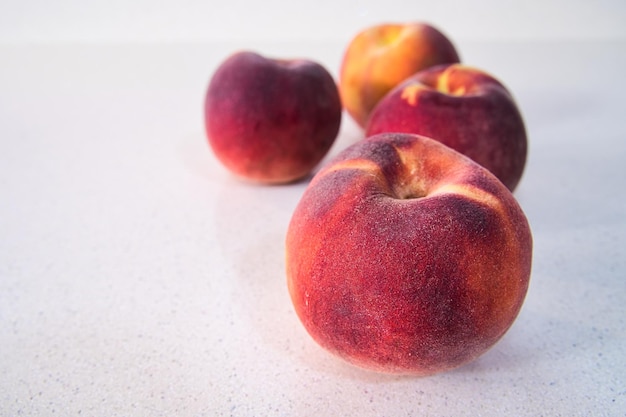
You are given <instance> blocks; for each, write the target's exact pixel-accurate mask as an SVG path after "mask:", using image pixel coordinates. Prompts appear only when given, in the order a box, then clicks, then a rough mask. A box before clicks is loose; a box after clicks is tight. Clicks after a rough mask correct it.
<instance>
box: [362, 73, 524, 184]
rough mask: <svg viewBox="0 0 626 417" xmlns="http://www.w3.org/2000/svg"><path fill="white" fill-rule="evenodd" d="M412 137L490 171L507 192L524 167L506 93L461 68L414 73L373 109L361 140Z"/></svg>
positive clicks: (517, 119)
mask: <svg viewBox="0 0 626 417" xmlns="http://www.w3.org/2000/svg"><path fill="white" fill-rule="evenodd" d="M383 132H406V133H416V134H419V135H423V136H427V137H430V138H433V139H436V140H438V141H440V142H442V143H443V144H445V145H447V146H449V147H451V148H453V149H455V150H457V151H458V152H461V153H462V154H464V155H466V156H468V157H470V158H471V159H473V160H474V161H476V162H478V163H479V164H480V165H482V166H484V167H485V168H487V169H488V170H489V171H491V172H492V173H493V174H494V175H495V176H496V177H498V179H500V181H502V182H503V183H504V185H506V186H507V187H508V188H509V190H511V191H513V190H515V188H516V187H517V185H518V183H519V182H520V179H521V177H522V174H523V172H524V167H525V165H526V154H527V147H528V144H527V137H526V128H525V126H524V121H523V119H522V116H521V113H520V111H519V108H518V106H517V104H516V102H515V100H514V98H513V96H512V95H511V93H510V92H509V91H508V90H507V88H506V87H505V86H504V85H503V84H502V83H501V82H499V81H498V80H497V79H496V78H494V77H493V76H492V75H490V74H488V73H487V72H485V71H483V70H480V69H476V68H472V67H468V66H465V65H461V64H452V65H439V66H436V67H431V68H429V69H426V70H423V71H420V72H419V73H417V74H415V75H413V76H411V77H409V78H408V79H407V80H405V81H404V82H402V83H401V84H400V85H398V86H396V87H395V88H394V89H393V90H391V91H390V92H389V93H388V94H387V95H386V96H385V97H384V98H383V99H382V100H381V101H380V102H379V103H378V104H377V105H376V107H375V108H374V110H373V111H372V113H371V116H370V118H369V121H368V123H367V126H366V128H365V134H366V136H371V135H376V134H378V133H383Z"/></svg>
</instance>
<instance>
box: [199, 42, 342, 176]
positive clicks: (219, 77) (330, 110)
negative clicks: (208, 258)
mask: <svg viewBox="0 0 626 417" xmlns="http://www.w3.org/2000/svg"><path fill="white" fill-rule="evenodd" d="M341 113H342V107H341V101H340V98H339V92H338V89H337V85H336V83H335V81H334V79H333V78H332V76H331V75H330V73H329V72H328V71H327V70H326V69H325V68H324V67H323V66H322V65H321V64H319V63H317V62H314V61H311V60H307V59H293V60H285V59H272V58H267V57H265V56H262V55H260V54H257V53H254V52H249V51H242V52H237V53H235V54H233V55H232V56H230V57H229V58H227V59H226V60H225V61H224V62H223V63H222V64H221V65H220V66H219V67H218V69H217V70H216V71H215V73H214V74H213V77H212V78H211V81H210V83H209V86H208V89H207V92H206V97H205V106H204V118H205V126H206V134H207V138H208V141H209V144H210V146H211V149H212V150H213V152H214V153H215V155H216V156H217V158H218V159H219V161H220V162H221V163H222V164H223V165H224V166H225V167H226V168H227V169H228V170H230V171H231V172H232V173H234V174H235V175H236V176H238V177H239V178H241V179H244V180H248V181H251V182H256V183H266V184H279V183H287V182H292V181H295V180H298V179H300V178H303V177H305V176H306V175H307V174H309V173H310V172H311V171H312V170H313V168H315V166H316V165H317V164H318V163H319V162H320V161H321V160H322V158H323V157H324V156H325V155H326V153H327V152H328V150H329V149H330V147H331V146H332V144H333V143H334V141H335V139H336V137H337V134H338V132H339V127H340V123H341Z"/></svg>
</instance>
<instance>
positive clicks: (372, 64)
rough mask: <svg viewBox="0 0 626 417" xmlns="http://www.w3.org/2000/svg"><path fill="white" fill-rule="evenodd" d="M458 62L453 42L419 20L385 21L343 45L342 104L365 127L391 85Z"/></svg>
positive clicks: (341, 71)
mask: <svg viewBox="0 0 626 417" xmlns="http://www.w3.org/2000/svg"><path fill="white" fill-rule="evenodd" d="M456 62H459V55H458V54H457V51H456V49H455V47H454V45H453V44H452V42H451V41H450V40H449V39H448V38H447V37H446V36H445V35H444V34H443V33H442V32H440V31H439V30H438V29H436V28H435V27H433V26H431V25H429V24H426V23H419V22H412V23H386V24H381V25H377V26H372V27H369V28H367V29H365V30H363V31H362V32H360V33H358V34H357V35H356V36H355V37H354V38H353V39H352V41H351V42H350V43H349V44H348V47H347V48H346V50H345V52H344V55H343V60H342V64H341V70H340V77H339V91H340V94H341V99H342V102H343V106H344V108H345V109H346V111H347V112H348V114H350V115H351V116H352V118H353V119H354V120H355V121H356V122H357V123H358V124H359V125H360V126H361V127H364V126H365V123H366V122H367V118H368V117H369V114H370V112H371V110H372V109H373V108H374V106H375V105H376V103H378V101H379V100H380V99H381V98H382V97H383V96H384V95H385V94H386V93H387V92H388V91H389V90H391V89H392V88H393V87H395V86H396V85H398V84H399V83H400V82H402V81H404V80H405V79H406V78H408V77H409V76H411V75H413V74H414V73H416V72H418V71H420V70H423V69H425V68H428V67H431V66H434V65H439V64H451V63H456Z"/></svg>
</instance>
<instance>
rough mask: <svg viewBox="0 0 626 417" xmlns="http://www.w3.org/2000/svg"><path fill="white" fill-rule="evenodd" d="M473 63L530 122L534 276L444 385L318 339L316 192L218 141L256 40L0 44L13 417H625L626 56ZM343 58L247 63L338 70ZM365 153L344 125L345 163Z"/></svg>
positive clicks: (6, 345) (511, 57) (520, 47)
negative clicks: (309, 310)
mask: <svg viewBox="0 0 626 417" xmlns="http://www.w3.org/2000/svg"><path fill="white" fill-rule="evenodd" d="M457 43H458V47H459V48H460V50H461V51H462V55H463V58H464V61H465V62H466V63H469V64H472V65H475V66H478V67H482V68H483V69H486V70H488V71H489V72H491V73H493V74H494V75H496V76H497V77H498V78H500V79H501V80H502V81H503V82H504V83H505V84H507V86H508V87H509V88H510V89H511V90H512V91H513V93H514V95H515V96H516V98H517V100H518V103H519V105H520V107H521V110H522V112H523V114H524V117H525V119H526V122H527V127H528V131H529V137H530V154H529V160H528V165H527V168H526V173H525V175H524V177H523V179H522V182H521V185H520V187H519V188H518V190H517V191H516V196H517V198H518V199H519V201H520V204H521V205H522V207H523V209H524V210H525V212H526V213H527V215H528V218H529V220H530V223H531V226H532V230H533V234H534V241H535V248H534V263H533V274H532V283H531V287H530V290H529V293H528V296H527V299H526V303H525V305H524V307H523V309H522V312H521V314H520V316H519V318H518V320H517V321H516V322H515V324H514V326H513V327H512V328H511V330H510V331H509V332H508V333H507V334H506V336H505V337H504V338H503V339H502V340H501V341H500V343H498V344H497V345H496V346H495V347H494V348H493V349H492V350H490V351H489V352H487V353H486V354H485V355H484V356H482V357H481V358H480V359H478V360H477V361H475V362H473V363H471V364H469V365H467V366H465V367H462V368H460V369H458V370H455V371H452V372H448V373H445V374H441V375H437V376H433V377H428V378H409V377H395V376H385V375H377V374H374V373H370V372H365V371H361V370H359V369H355V368H353V367H351V366H349V365H346V364H344V363H343V362H341V361H339V360H338V359H336V358H334V357H332V356H330V355H329V354H327V353H326V352H325V351H323V350H321V348H319V347H318V346H317V345H316V344H315V343H314V342H313V341H312V340H311V339H310V338H309V336H308V335H307V334H306V333H305V331H304V330H303V328H302V327H301V325H300V323H299V321H298V319H297V318H296V316H295V313H294V310H293V308H292V306H291V303H290V300H289V297H288V294H287V289H286V285H285V276H284V259H283V257H284V251H283V241H284V234H285V231H286V227H287V223H288V221H289V218H290V215H291V211H292V210H293V208H294V207H295V205H296V203H297V201H298V199H299V197H300V195H301V194H302V192H303V189H304V187H305V185H306V184H305V183H300V184H295V185H289V186H277V187H260V186H252V185H247V184H243V183H241V182H238V181H237V180H235V179H233V178H232V177H231V176H230V175H229V174H228V173H227V172H226V171H225V170H224V169H223V168H222V167H221V166H220V165H219V164H218V163H217V162H216V160H215V159H214V157H213V156H212V154H211V153H210V150H209V148H208V146H207V145H206V142H205V139H204V133H203V125H202V101H203V94H204V89H205V87H206V84H207V82H208V79H209V77H210V75H211V73H212V71H213V69H214V68H215V66H216V65H217V64H218V63H219V62H220V61H221V60H222V59H223V58H224V57H225V56H226V55H227V54H228V53H230V52H232V50H233V49H234V48H236V47H239V46H242V44H240V45H235V44H232V45H229V44H166V45H158V44H154V45H149V44H145V45H135V46H122V45H118V46H115V45H104V44H103V45H99V46H87V45H83V46H81V45H65V46H53V45H49V46H24V45H21V46H19V45H17V46H7V45H5V46H0V56H1V57H2V65H0V345H1V348H0V415H2V416H18V415H27V416H51V415H62V416H70V415H79V414H80V415H86V416H108V417H110V416H174V415H175V416H357V415H358V416H394V417H399V416H416V415H420V416H456V417H458V416H507V415H512V416H513V415H514V416H533V417H535V416H541V415H544V416H568V417H572V416H623V415H626V414H625V412H626V411H625V410H626V323H625V320H626V280H625V277H626V197H625V193H624V190H625V188H624V187H625V186H626V164H625V162H624V161H625V160H626V140H625V138H626V124H625V123H624V120H625V116H626V106H625V104H624V103H625V99H624V97H626V83H625V82H624V74H623V72H624V68H626V55H624V51H625V50H626V44H625V43H620V42H614V43H611V42H552V43H550V42H543V43H541V42H534V43H533V42H519V43H515V42H511V43H507V42H494V43H489V42H483V43H480V42H474V43H472V42H457ZM343 46H344V45H343V44H339V43H329V44H323V43H320V44H308V45H302V44H288V43H287V44H271V43H268V44H258V45H252V44H250V45H249V47H254V48H255V49H257V50H259V51H260V52H263V53H266V54H268V55H276V56H283V57H285V56H294V55H297V56H303V55H304V56H307V57H310V58H313V59H316V60H318V61H320V62H322V63H324V64H325V65H326V66H327V67H328V68H329V70H330V71H331V72H333V73H334V74H336V73H337V69H338V62H339V59H340V57H341V53H342V50H343ZM359 135H360V132H359V130H358V129H356V127H355V126H354V124H352V123H351V122H350V120H348V119H347V118H344V124H343V126H342V131H341V134H340V138H339V139H338V142H337V143H336V145H335V147H334V148H333V150H332V152H331V154H335V153H336V152H338V151H339V150H340V149H342V148H343V147H345V146H347V145H348V144H350V143H351V142H353V141H355V140H357V139H358V138H359Z"/></svg>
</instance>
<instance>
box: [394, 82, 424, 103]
mask: <svg viewBox="0 0 626 417" xmlns="http://www.w3.org/2000/svg"><path fill="white" fill-rule="evenodd" d="M423 89H424V87H423V86H422V85H421V84H411V85H407V86H406V87H404V89H403V90H402V95H401V96H400V98H402V99H403V100H406V102H407V103H408V104H409V106H415V105H416V104H417V95H418V94H419V92H420V90H423Z"/></svg>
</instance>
